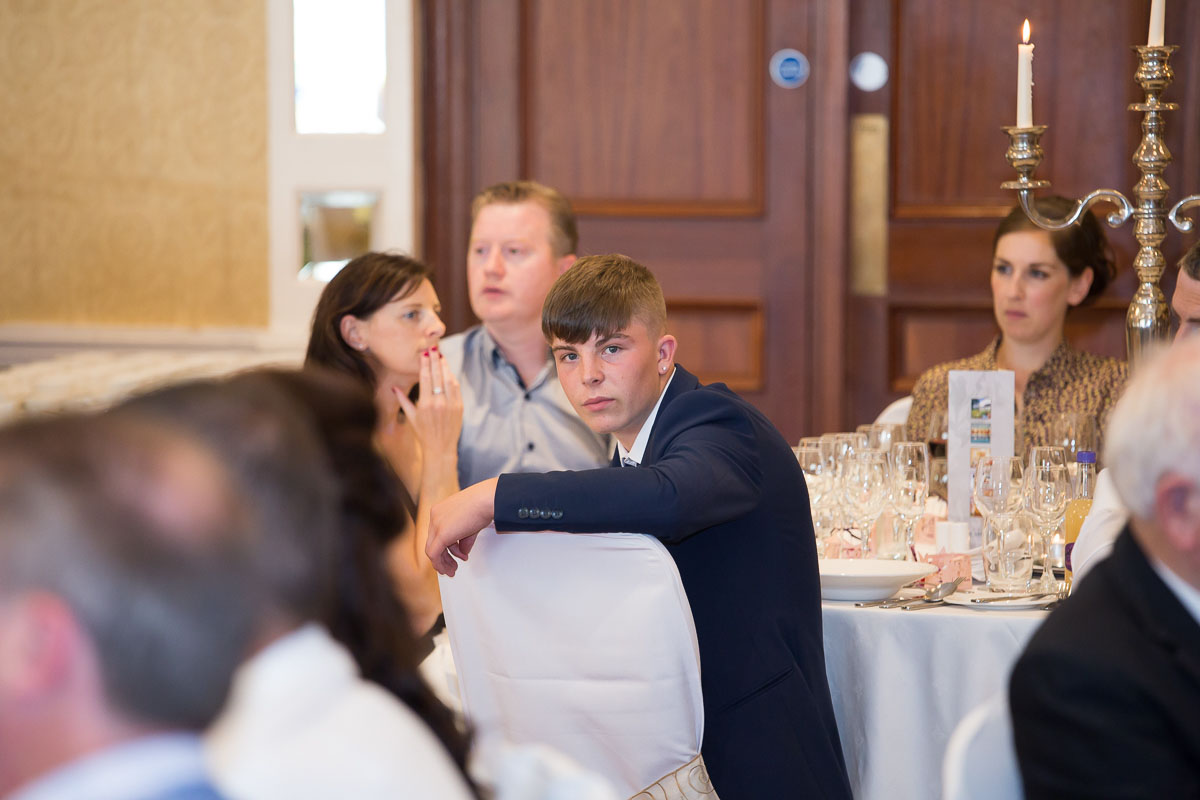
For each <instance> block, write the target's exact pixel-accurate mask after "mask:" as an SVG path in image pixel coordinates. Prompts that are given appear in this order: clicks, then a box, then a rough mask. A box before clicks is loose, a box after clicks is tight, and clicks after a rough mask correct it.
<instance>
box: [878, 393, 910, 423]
mask: <svg viewBox="0 0 1200 800" xmlns="http://www.w3.org/2000/svg"><path fill="white" fill-rule="evenodd" d="M912 401H913V399H912V395H911V394H910V395H905V396H904V397H901V398H900V399H899V400H893V401H892V402H891V403H889V404H888V407H887V408H885V409H884V410H883V411H880V412H879V416H878V417H876V418H875V424H876V425H887V424H891V425H903V424H904V423H906V422H908V411H909V409H911V408H912Z"/></svg>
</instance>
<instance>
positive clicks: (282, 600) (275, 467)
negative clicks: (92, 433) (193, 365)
mask: <svg viewBox="0 0 1200 800" xmlns="http://www.w3.org/2000/svg"><path fill="white" fill-rule="evenodd" d="M113 413H117V414H123V415H129V416H133V417H142V418H146V419H151V420H156V421H160V422H163V423H166V424H171V425H176V426H178V427H180V428H182V429H183V430H186V431H187V432H188V433H190V434H192V435H194V436H196V437H197V438H198V439H200V440H201V441H202V442H204V443H205V444H206V445H207V446H209V447H210V448H211V449H212V450H213V452H215V453H217V455H218V456H220V458H221V459H222V460H223V461H224V462H225V463H226V464H227V465H228V466H229V468H230V470H231V471H232V473H233V474H234V476H235V478H236V480H237V482H238V485H239V487H240V488H241V490H242V491H243V493H244V494H245V495H246V498H247V501H248V504H249V506H250V511H251V513H252V515H253V517H254V522H255V537H254V541H253V549H254V553H253V555H254V560H255V568H256V570H257V572H258V577H259V579H260V581H261V586H262V590H263V593H264V600H265V609H264V614H263V615H262V618H261V619H259V620H257V622H258V624H259V629H258V631H257V634H258V640H259V641H258V643H259V644H260V645H262V644H266V643H268V642H270V641H272V640H273V639H275V638H277V637H278V636H280V635H283V634H285V633H287V632H288V631H290V630H292V629H294V628H296V627H298V626H300V625H301V624H303V623H305V622H310V621H313V620H316V619H319V617H320V614H321V612H322V610H323V609H324V608H325V606H326V605H327V604H328V603H329V599H330V596H331V591H332V580H331V578H330V576H329V574H328V571H327V570H326V568H325V566H324V565H325V564H326V563H327V562H328V561H329V560H330V559H331V558H332V557H333V553H334V545H333V537H334V536H335V535H336V534H335V529H334V525H335V513H336V507H337V500H338V495H337V486H336V483H335V480H334V478H333V475H332V472H331V470H330V467H329V459H328V457H327V455H326V453H325V449H324V448H323V447H322V445H321V442H320V440H319V439H318V437H317V434H316V432H315V430H314V429H313V425H312V422H311V420H310V419H309V418H308V417H307V415H306V414H305V412H304V410H303V409H302V408H301V407H299V406H298V405H297V404H296V403H295V402H294V401H292V400H291V399H290V398H289V397H288V396H287V395H286V393H284V392H283V391H282V390H281V389H280V388H279V387H276V386H273V385H272V384H271V383H270V382H269V381H267V380H266V379H264V378H262V377H256V376H255V375H253V374H248V375H243V376H238V377H236V378H234V379H232V380H200V381H194V382H190V383H181V384H177V385H174V386H168V387H165V388H163V389H158V390H156V391H153V392H149V393H147V394H144V395H141V396H138V397H135V398H133V399H131V400H129V401H126V402H125V403H124V404H122V405H121V406H119V407H118V408H117V409H115V410H114V412H113Z"/></svg>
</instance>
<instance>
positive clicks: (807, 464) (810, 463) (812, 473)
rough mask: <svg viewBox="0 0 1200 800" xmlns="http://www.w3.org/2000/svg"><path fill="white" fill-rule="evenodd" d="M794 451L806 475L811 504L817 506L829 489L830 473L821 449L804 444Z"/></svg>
mask: <svg viewBox="0 0 1200 800" xmlns="http://www.w3.org/2000/svg"><path fill="white" fill-rule="evenodd" d="M792 451H793V452H795V454H796V460H797V461H799V462H800V471H801V472H803V473H804V482H805V483H806V484H807V485H808V499H809V502H810V503H811V504H814V505H815V504H816V503H819V502H820V501H821V497H822V496H823V495H824V494H825V492H826V490H827V489H828V486H827V484H828V478H829V472H828V468H827V467H826V466H825V459H824V458H822V456H821V448H820V446H818V445H812V444H802V445H800V446H799V447H793V448H792Z"/></svg>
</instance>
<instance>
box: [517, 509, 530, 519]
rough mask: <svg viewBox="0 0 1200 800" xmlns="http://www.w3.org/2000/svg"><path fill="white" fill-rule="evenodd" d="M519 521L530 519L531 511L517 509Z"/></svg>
mask: <svg viewBox="0 0 1200 800" xmlns="http://www.w3.org/2000/svg"><path fill="white" fill-rule="evenodd" d="M517 519H529V509H528V508H518V509H517Z"/></svg>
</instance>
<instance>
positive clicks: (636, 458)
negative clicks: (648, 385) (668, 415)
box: [617, 367, 675, 464]
mask: <svg viewBox="0 0 1200 800" xmlns="http://www.w3.org/2000/svg"><path fill="white" fill-rule="evenodd" d="M673 380H675V367H671V377H669V378H667V382H666V384H665V385H664V386H663V388H662V391H661V392H659V393H658V402H657V403H655V404H654V408H653V409H651V411H650V416H648V417H646V421H645V422H643V423H642V429H641V430H639V431H638V435H637V438H635V439H634V440H633V447H631V448H629V449H628V450H626V449H625V448H624V447H623V446H622V445H621V442H620V440H618V441H617V455H619V456H620V457H621V462H622V463H624V462H625V460H626V459H629V460H630V461H632V462H633V463H635V464H641V463H642V459H643V458H645V457H646V445H647V444H649V443H650V429H651V428H653V427H654V419H655V417H657V416H658V407H659V406H661V405H662V401H663V397H665V396H666V394H667V389H668V388H669V387H670V385H671V381H673Z"/></svg>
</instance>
